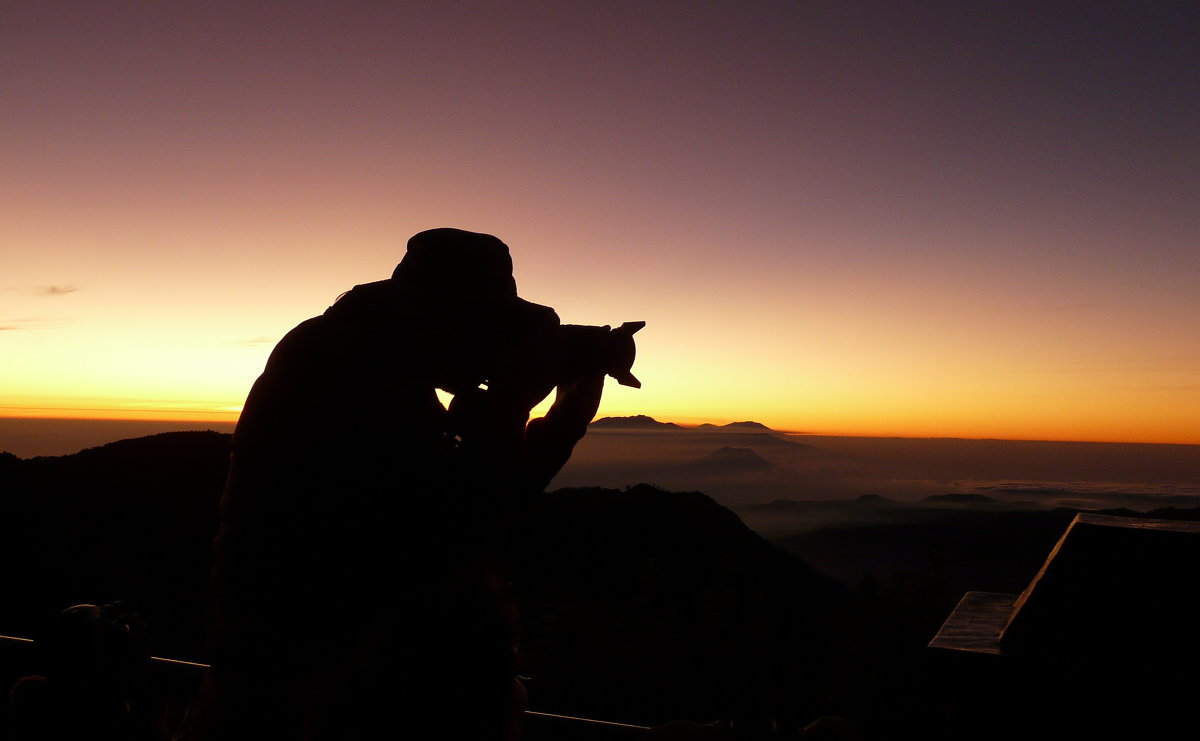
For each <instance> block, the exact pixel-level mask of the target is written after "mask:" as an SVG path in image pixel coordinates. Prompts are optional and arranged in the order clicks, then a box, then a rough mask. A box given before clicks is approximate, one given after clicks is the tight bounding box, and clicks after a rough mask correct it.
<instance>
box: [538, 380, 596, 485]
mask: <svg viewBox="0 0 1200 741" xmlns="http://www.w3.org/2000/svg"><path fill="white" fill-rule="evenodd" d="M603 392H604V374H603V373H595V374H590V375H587V376H584V377H582V378H579V379H576V380H575V381H573V382H571V383H566V384H560V385H559V386H558V391H557V393H556V394H555V397H554V404H553V405H551V407H550V409H549V410H548V411H547V412H546V416H545V417H540V418H538V419H535V420H533V421H531V422H530V423H529V424H528V425H527V426H526V427H525V460H524V484H525V486H526V487H527V488H528V489H530V490H532V491H538V492H540V491H542V490H544V489H545V488H546V487H547V486H548V485H549V484H550V481H551V480H552V479H553V478H554V477H555V476H556V475H557V474H558V472H559V471H560V470H561V469H562V467H563V466H564V465H566V463H567V461H568V460H569V459H570V458H571V453H572V451H574V449H575V444H576V443H578V442H579V441H580V440H581V439H582V438H583V436H584V435H585V434H586V433H587V428H588V424H590V423H591V421H592V419H593V418H595V416H596V410H597V409H598V408H599V407H600V397H601V395H602V394H603Z"/></svg>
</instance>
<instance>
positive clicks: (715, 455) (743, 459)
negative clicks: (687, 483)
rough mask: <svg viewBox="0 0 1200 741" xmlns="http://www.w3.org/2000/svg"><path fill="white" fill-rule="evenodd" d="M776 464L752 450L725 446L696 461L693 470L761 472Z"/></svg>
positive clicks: (692, 465)
mask: <svg viewBox="0 0 1200 741" xmlns="http://www.w3.org/2000/svg"><path fill="white" fill-rule="evenodd" d="M773 465H774V464H773V463H771V462H770V461H768V460H767V459H766V458H763V457H762V456H761V455H759V454H758V453H755V452H754V451H753V450H751V449H750V448H732V447H729V446H725V447H723V448H720V449H719V450H715V451H713V452H712V453H709V454H708V455H706V456H704V457H703V458H700V459H699V460H697V461H694V462H693V463H692V464H691V468H693V469H697V470H714V469H715V470H718V471H722V472H725V473H732V472H743V471H761V470H763V469H767V468H771V467H772V466H773Z"/></svg>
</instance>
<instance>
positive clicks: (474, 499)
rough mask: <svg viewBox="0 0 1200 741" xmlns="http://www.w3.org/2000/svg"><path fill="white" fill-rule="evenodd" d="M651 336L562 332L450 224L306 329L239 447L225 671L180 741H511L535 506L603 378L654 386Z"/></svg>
mask: <svg viewBox="0 0 1200 741" xmlns="http://www.w3.org/2000/svg"><path fill="white" fill-rule="evenodd" d="M641 326H642V323H640V322H636V323H627V324H625V325H622V326H620V327H618V328H616V329H610V328H609V327H587V326H565V325H562V324H561V323H560V321H559V318H558V316H557V314H556V313H555V312H554V310H553V309H551V308H549V307H546V306H539V305H537V304H533V303H530V302H528V301H525V300H523V299H521V298H518V296H517V291H516V285H515V282H514V280H513V277H512V262H511V259H510V257H509V252H508V248H507V246H506V245H505V244H504V243H503V242H501V241H500V240H499V239H497V238H495V237H493V236H490V235H486V234H478V233H473V232H466V231H461V230H457V229H434V230H430V231H425V232H421V233H419V234H417V235H415V236H414V237H412V239H410V240H409V243H408V250H407V253H406V254H405V256H404V258H403V260H402V261H401V262H400V264H399V265H398V266H397V267H396V270H395V272H394V273H393V275H392V277H391V278H390V279H388V280H383V281H378V282H375V283H367V284H364V285H359V286H356V287H355V288H353V289H352V290H350V291H349V292H347V293H345V294H344V295H342V296H341V297H340V298H339V299H338V300H337V301H336V302H335V303H334V304H333V305H332V306H330V307H329V309H328V310H327V311H325V313H324V314H322V315H320V316H317V317H314V318H312V319H309V320H307V321H305V322H303V323H301V324H300V325H299V326H297V327H296V328H295V329H293V330H292V331H291V332H289V333H288V334H287V336H285V337H284V338H283V339H282V340H281V341H280V342H279V344H278V345H277V346H276V348H275V349H274V351H273V352H272V354H271V356H270V358H269V360H268V361H267V365H266V368H265V370H264V372H263V373H262V375H261V376H260V377H259V379H258V380H257V381H256V382H255V384H254V386H253V388H252V389H251V391H250V394H249V396H248V398H247V400H246V404H245V408H244V411H243V412H242V415H241V419H240V421H239V422H238V426H237V429H236V431H235V433H234V436H233V447H232V450H233V452H232V456H231V460H230V469H229V479H228V483H227V485H226V490H225V494H224V497H223V499H222V502H221V527H220V532H219V534H218V535H217V537H216V539H215V541H214V546H213V558H214V568H213V577H212V578H213V595H214V600H213V606H212V621H211V622H212V626H213V633H212V646H211V662H212V665H213V670H212V671H211V672H210V673H209V675H208V677H207V678H206V680H205V685H204V687H203V688H202V690H201V693H200V694H199V696H198V697H197V698H196V701H195V702H194V703H193V707H192V711H191V713H190V715H189V721H188V723H186V724H185V728H184V731H183V732H182V735H183V736H184V737H186V738H220V739H240V738H247V739H249V738H254V739H263V738H277V739H291V738H296V739H300V738H303V739H350V738H365V737H372V738H374V737H377V736H378V735H379V734H380V733H382V732H387V733H389V734H391V735H399V734H412V735H413V737H414V738H415V737H419V736H420V735H421V734H426V733H428V734H436V735H437V736H442V737H445V736H450V737H463V738H473V739H488V738H504V737H506V736H508V737H511V736H512V735H513V734H514V733H515V729H516V728H517V727H518V721H519V718H520V713H521V710H522V707H521V702H522V693H521V688H520V686H519V683H517V681H516V679H515V667H514V665H513V663H514V661H513V653H514V652H513V647H514V645H515V642H516V636H515V629H516V619H515V602H514V600H513V598H512V596H511V594H510V590H509V581H510V578H511V575H510V574H509V572H508V556H509V554H510V552H511V548H512V546H513V544H514V542H515V541H516V539H517V538H518V537H519V530H520V527H521V518H522V512H523V508H524V506H525V504H526V502H527V501H528V500H529V498H530V497H532V496H534V495H536V494H537V493H540V492H541V491H542V490H543V489H544V488H545V486H546V485H547V484H548V483H549V481H550V480H551V479H552V478H553V477H554V475H555V474H556V473H557V472H558V471H559V469H560V468H561V467H562V466H563V464H564V463H566V461H567V459H568V458H569V457H570V455H571V451H572V449H573V447H574V445H575V444H576V443H577V442H578V441H579V439H580V438H582V437H583V435H584V433H585V432H586V430H587V425H588V423H589V422H590V421H591V420H592V418H593V417H594V416H595V414H596V410H597V407H598V405H599V403H600V398H601V393H602V391H603V384H604V377H605V375H612V376H613V377H615V378H616V379H617V380H618V381H619V382H621V383H623V384H626V385H633V386H637V385H639V384H638V382H637V380H636V379H635V378H634V377H633V376H632V375H631V374H630V370H629V369H630V365H631V364H632V362H633V357H634V343H633V333H634V332H636V331H637V330H638V329H640V328H641ZM438 389H440V390H442V391H445V392H448V393H450V394H452V395H453V401H452V402H451V403H450V404H449V408H448V409H447V408H446V407H443V405H442V403H441V402H440V401H439V399H438V396H437V390H438ZM555 390H556V396H555V400H554V403H553V405H552V406H551V407H550V409H549V411H548V412H547V413H546V415H545V416H544V417H542V418H541V419H536V420H533V421H530V420H529V417H530V410H531V409H532V408H533V407H534V406H535V405H537V404H538V403H539V402H541V401H542V399H544V398H546V397H547V396H548V395H549V394H550V393H551V392H552V391H555Z"/></svg>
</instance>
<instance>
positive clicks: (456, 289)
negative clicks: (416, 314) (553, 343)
mask: <svg viewBox="0 0 1200 741" xmlns="http://www.w3.org/2000/svg"><path fill="white" fill-rule="evenodd" d="M392 282H393V283H394V284H395V287H396V288H398V289H399V290H400V291H401V292H402V293H403V294H404V295H406V296H408V297H410V298H411V299H412V300H415V301H419V302H428V303H430V304H432V305H437V306H444V307H447V308H450V307H454V308H457V309H461V310H469V311H478V312H499V313H500V314H501V315H502V316H503V317H504V318H507V319H509V320H511V321H516V322H517V323H519V324H525V323H543V322H546V321H553V322H554V323H557V315H556V314H555V312H554V309H552V308H550V307H549V306H542V305H540V304H535V303H533V302H531V301H526V300H524V299H522V298H520V297H518V296H517V283H516V281H515V280H514V279H513V264H512V257H511V255H510V254H509V251H508V245H506V244H505V243H504V242H502V241H501V240H500V239H498V238H496V237H494V236H492V235H491V234H482V233H480V232H469V231H465V230H462V229H452V228H439V229H428V230H426V231H423V232H418V233H417V234H414V235H413V236H412V237H411V238H410V239H409V240H408V249H407V251H406V252H405V254H404V258H403V259H402V260H401V261H400V264H399V265H397V266H396V269H395V270H394V271H393V272H392ZM550 317H553V320H551V319H550Z"/></svg>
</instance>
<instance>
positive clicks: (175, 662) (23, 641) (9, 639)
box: [0, 635, 649, 731]
mask: <svg viewBox="0 0 1200 741" xmlns="http://www.w3.org/2000/svg"><path fill="white" fill-rule="evenodd" d="M33 642H34V641H33V639H32V638H21V637H19V636H7V635H0V644H4V643H15V644H19V645H20V646H22V647H25V646H28V647H30V648H32V646H33ZM150 660H151V661H156V662H158V663H161V664H170V665H172V666H185V667H189V668H192V669H207V668H209V665H208V664H203V663H200V662H198V661H184V660H183V659H166V658H163V657H161V656H151V657H150ZM525 715H530V716H534V717H537V718H548V719H551V720H561V721H567V722H570V723H587V724H589V725H593V726H604V727H606V728H627V729H629V730H633V731H644V730H647V729H648V728H649V726H636V725H632V724H630V723H617V722H615V721H611V720H596V719H595V718H577V717H575V716H573V715H556V714H554V713H542V712H538V711H536V710H526V711H525Z"/></svg>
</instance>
